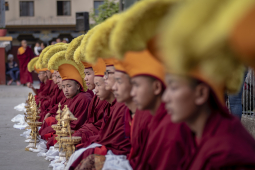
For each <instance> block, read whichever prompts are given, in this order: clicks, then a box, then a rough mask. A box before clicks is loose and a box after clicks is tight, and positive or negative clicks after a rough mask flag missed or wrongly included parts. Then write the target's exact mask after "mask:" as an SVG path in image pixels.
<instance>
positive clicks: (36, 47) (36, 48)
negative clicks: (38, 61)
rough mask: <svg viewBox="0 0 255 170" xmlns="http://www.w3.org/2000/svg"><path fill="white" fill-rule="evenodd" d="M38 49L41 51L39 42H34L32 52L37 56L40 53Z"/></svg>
mask: <svg viewBox="0 0 255 170" xmlns="http://www.w3.org/2000/svg"><path fill="white" fill-rule="evenodd" d="M40 51H41V47H40V44H39V42H36V43H35V47H34V53H35V55H36V56H39V55H40Z"/></svg>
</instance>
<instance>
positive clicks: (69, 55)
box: [65, 35, 84, 60]
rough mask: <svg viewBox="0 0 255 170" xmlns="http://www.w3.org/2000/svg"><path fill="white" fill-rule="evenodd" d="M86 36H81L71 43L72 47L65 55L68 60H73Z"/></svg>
mask: <svg viewBox="0 0 255 170" xmlns="http://www.w3.org/2000/svg"><path fill="white" fill-rule="evenodd" d="M83 37H84V35H80V36H79V37H77V38H75V39H73V40H72V41H71V42H70V45H69V46H68V48H67V50H66V54H65V58H66V59H67V60H72V59H73V55H74V52H75V50H76V49H77V48H78V47H79V46H80V44H81V41H82V39H83Z"/></svg>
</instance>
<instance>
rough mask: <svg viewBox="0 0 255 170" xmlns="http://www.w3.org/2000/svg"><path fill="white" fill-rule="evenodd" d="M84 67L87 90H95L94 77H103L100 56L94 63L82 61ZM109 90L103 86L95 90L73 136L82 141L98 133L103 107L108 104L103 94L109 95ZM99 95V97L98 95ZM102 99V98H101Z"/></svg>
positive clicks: (102, 64)
mask: <svg viewBox="0 0 255 170" xmlns="http://www.w3.org/2000/svg"><path fill="white" fill-rule="evenodd" d="M83 64H84V66H85V69H84V73H85V81H86V85H87V87H88V89H89V90H95V84H94V78H95V77H103V76H104V71H105V63H104V61H103V60H102V59H101V58H100V59H98V61H97V63H96V64H95V65H91V64H88V63H86V62H83ZM109 93H110V91H106V90H105V89H104V88H101V89H100V92H99V91H97V93H96V95H94V97H93V98H92V101H91V102H90V104H89V108H88V117H87V120H86V121H85V123H84V124H83V125H82V126H81V127H80V128H79V129H78V130H77V131H76V132H75V133H74V134H73V136H80V137H82V141H81V142H82V143H83V142H86V140H87V139H88V138H89V137H90V136H94V135H98V133H99V130H100V128H101V126H102V123H103V117H104V112H105V108H106V107H107V106H108V102H107V101H106V100H104V99H105V97H104V96H107V95H109ZM99 96H101V97H99ZM101 99H102V100H101Z"/></svg>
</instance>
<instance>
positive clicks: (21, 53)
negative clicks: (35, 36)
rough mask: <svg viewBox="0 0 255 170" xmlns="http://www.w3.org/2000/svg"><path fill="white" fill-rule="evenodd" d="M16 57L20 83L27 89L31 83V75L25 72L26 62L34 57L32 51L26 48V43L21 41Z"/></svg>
mask: <svg viewBox="0 0 255 170" xmlns="http://www.w3.org/2000/svg"><path fill="white" fill-rule="evenodd" d="M17 57H18V59H19V69H20V83H21V84H26V85H27V86H28V87H29V86H30V85H31V83H33V79H32V74H31V73H30V72H29V71H28V70H27V64H28V62H29V61H30V60H31V59H32V58H33V57H34V54H33V51H32V49H31V48H30V47H28V46H27V41H26V40H22V41H21V47H20V48H19V49H18V52H17Z"/></svg>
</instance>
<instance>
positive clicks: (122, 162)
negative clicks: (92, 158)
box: [102, 150, 133, 170]
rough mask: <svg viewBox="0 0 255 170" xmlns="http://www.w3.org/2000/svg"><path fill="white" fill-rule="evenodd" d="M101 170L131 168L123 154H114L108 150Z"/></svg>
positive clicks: (127, 169) (130, 169)
mask: <svg viewBox="0 0 255 170" xmlns="http://www.w3.org/2000/svg"><path fill="white" fill-rule="evenodd" d="M105 158H106V159H105V162H104V166H103V168H102V170H133V169H132V167H131V166H130V164H129V161H128V160H127V157H126V156H125V155H114V153H112V151H111V150H110V151H108V152H107V155H105Z"/></svg>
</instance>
